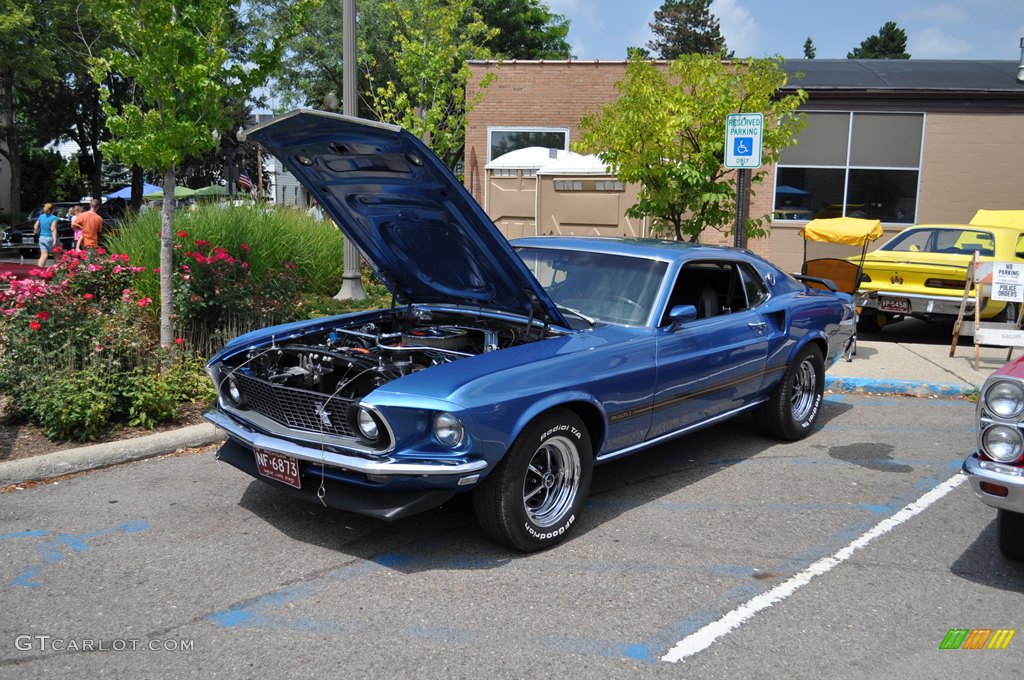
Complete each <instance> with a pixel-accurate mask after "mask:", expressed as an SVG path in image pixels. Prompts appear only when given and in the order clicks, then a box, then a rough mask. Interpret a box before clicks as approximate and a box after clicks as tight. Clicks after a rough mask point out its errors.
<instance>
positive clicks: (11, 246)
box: [0, 198, 128, 257]
mask: <svg viewBox="0 0 1024 680" xmlns="http://www.w3.org/2000/svg"><path fill="white" fill-rule="evenodd" d="M76 205H80V206H82V209H83V210H88V208H89V203H88V202H87V201H85V202H83V201H55V202H54V203H53V214H54V215H56V216H57V218H58V220H57V239H58V241H59V242H60V243H59V245H60V247H61V248H64V249H65V250H67V249H69V248H71V247H72V246H74V243H75V236H74V229H72V228H71V218H70V217H69V215H68V212H69V211H70V210H71V208H72V207H74V206H76ZM127 210H128V202H127V201H125V200H124V199H123V198H115V199H112V200H109V201H107V202H106V203H104V204H102V205H101V206H100V208H99V211H98V212H99V215H100V217H102V218H103V232H104V234H109V233H110V232H111V231H113V230H114V229H116V228H117V225H118V224H119V222H120V220H121V219H122V218H124V215H125V212H126V211H127ZM42 213H43V206H42V205H40V206H38V207H36V209H35V210H33V211H32V212H31V213H29V215H28V219H27V220H25V221H24V222H20V223H19V224H16V225H14V226H13V227H11V228H10V229H8V230H7V233H6V234H4V236H3V240H2V241H0V249H2V250H15V251H17V252H20V253H21V254H22V255H24V256H25V257H35V256H36V255H38V254H39V235H38V234H36V233H35V224H36V220H37V219H38V218H39V216H40V215H41V214H42ZM104 234H101V237H102V236H103V235H104Z"/></svg>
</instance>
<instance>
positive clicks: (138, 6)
mask: <svg viewBox="0 0 1024 680" xmlns="http://www.w3.org/2000/svg"><path fill="white" fill-rule="evenodd" d="M98 1H99V2H100V3H101V6H102V8H103V10H104V11H105V12H106V13H107V24H108V26H110V27H111V29H112V30H113V32H114V35H115V40H114V42H113V45H112V46H111V47H110V48H108V49H106V50H104V51H103V53H102V54H101V55H99V56H96V57H94V58H93V59H92V60H91V66H92V75H93V78H94V79H95V80H96V82H97V83H100V84H101V96H102V97H103V103H104V111H105V113H106V115H107V126H108V128H109V129H110V132H111V140H110V141H109V142H108V143H107V144H106V145H105V148H107V149H108V150H109V151H110V152H111V153H112V154H113V155H115V156H117V157H118V158H120V159H121V160H123V161H125V162H126V163H130V164H137V165H139V166H141V167H144V168H155V169H158V170H159V171H160V172H162V174H163V191H164V195H165V196H173V195H174V187H175V184H176V180H175V169H176V168H177V166H179V165H180V164H181V163H182V161H183V160H184V159H185V158H186V157H188V156H192V155H196V154H200V153H202V152H204V151H207V150H210V149H212V148H214V147H215V146H216V145H217V139H218V135H217V134H215V133H217V132H218V131H220V130H225V129H232V128H230V127H228V126H230V125H231V123H232V116H231V111H232V109H233V107H234V106H236V105H237V103H238V102H244V101H245V99H246V97H247V96H248V94H249V92H251V91H252V90H253V89H254V88H255V87H258V86H260V85H262V84H263V82H265V80H266V78H267V74H268V72H269V71H270V69H271V68H272V66H273V65H274V64H276V62H277V61H278V57H279V54H280V50H281V44H282V43H281V42H280V41H281V40H282V39H287V34H284V35H281V36H277V37H276V38H275V39H274V40H269V41H265V40H263V38H264V36H250V37H249V38H247V39H246V43H245V44H244V45H243V46H242V47H244V49H242V48H240V47H239V46H237V45H236V46H234V48H235V49H231V46H229V44H228V40H229V38H231V37H232V36H239V35H242V33H240V32H238V31H233V30H232V26H233V22H234V21H235V20H236V17H235V16H234V12H233V8H234V6H235V3H234V2H233V1H232V0H188V1H187V2H184V1H182V0H98ZM304 6H305V5H304V4H303V3H302V2H299V3H297V4H296V9H295V11H296V12H297V14H301V12H302V10H303V7H304ZM240 51H244V52H245V57H244V60H243V59H241V58H239V52H240ZM112 76H116V77H118V78H122V79H125V80H126V81H128V82H130V83H132V84H133V85H134V88H135V89H134V99H133V100H132V101H128V102H126V103H124V105H123V106H122V107H121V108H116V107H115V106H114V105H113V104H112V103H111V92H110V88H109V87H108V86H107V84H106V83H107V82H108V78H110V77H112ZM173 229H174V206H173V201H170V200H165V201H164V204H163V211H162V220H161V231H160V298H161V299H160V344H161V345H163V346H165V347H169V346H171V342H172V340H173V328H172V326H171V318H172V313H173V286H172V279H171V275H172V272H173V264H174V263H173V249H172V248H173V236H174V231H173Z"/></svg>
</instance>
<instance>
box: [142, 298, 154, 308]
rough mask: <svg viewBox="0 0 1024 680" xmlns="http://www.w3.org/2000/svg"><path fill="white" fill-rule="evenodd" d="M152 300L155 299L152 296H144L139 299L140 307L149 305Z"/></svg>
mask: <svg viewBox="0 0 1024 680" xmlns="http://www.w3.org/2000/svg"><path fill="white" fill-rule="evenodd" d="M152 301H153V300H152V299H151V298H148V297H146V298H142V299H141V300H139V307H148V306H149V303H150V302H152Z"/></svg>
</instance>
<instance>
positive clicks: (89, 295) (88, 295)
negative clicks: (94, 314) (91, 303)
mask: <svg viewBox="0 0 1024 680" xmlns="http://www.w3.org/2000/svg"><path fill="white" fill-rule="evenodd" d="M82 297H84V298H85V299H86V300H91V299H92V293H86V294H85V295H83V296H82Z"/></svg>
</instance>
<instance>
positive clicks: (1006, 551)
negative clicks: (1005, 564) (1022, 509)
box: [996, 509, 1024, 562]
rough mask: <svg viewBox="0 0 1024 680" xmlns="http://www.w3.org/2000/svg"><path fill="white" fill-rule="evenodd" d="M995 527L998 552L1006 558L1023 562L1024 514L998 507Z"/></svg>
mask: <svg viewBox="0 0 1024 680" xmlns="http://www.w3.org/2000/svg"><path fill="white" fill-rule="evenodd" d="M996 527H997V529H996V533H998V534H999V552H1001V553H1003V557H1005V558H1007V559H1010V560H1017V561H1019V562H1024V515H1022V514H1020V513H1019V512H1010V511H1009V510H1003V509H1000V510H999V513H998V515H997V519H996Z"/></svg>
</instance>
